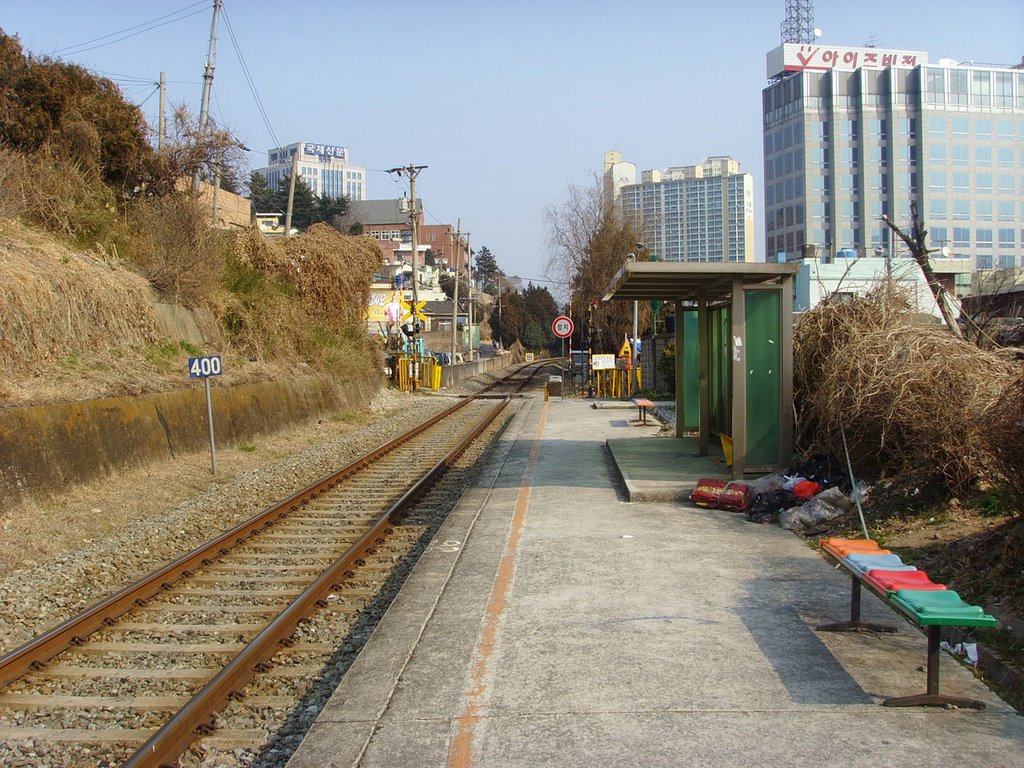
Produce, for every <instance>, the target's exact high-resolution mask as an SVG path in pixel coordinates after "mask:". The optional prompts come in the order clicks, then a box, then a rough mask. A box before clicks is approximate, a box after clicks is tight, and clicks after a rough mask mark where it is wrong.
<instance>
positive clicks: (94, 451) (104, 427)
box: [0, 374, 382, 503]
mask: <svg viewBox="0 0 1024 768" xmlns="http://www.w3.org/2000/svg"><path fill="white" fill-rule="evenodd" d="M381 383H382V382H381V379H380V377H379V376H378V375H376V374H374V375H369V376H366V377H363V378H361V379H356V380H352V381H346V382H344V383H333V382H329V381H326V380H324V379H314V378H306V379H294V380H290V381H277V382H268V383H265V384H249V385H240V386H236V387H217V386H214V387H213V388H212V397H211V401H212V404H213V420H214V432H215V437H216V441H217V444H218V445H233V444H237V443H239V442H242V441H244V440H248V439H251V438H253V437H255V436H257V435H260V434H265V433H268V432H273V431H275V430H278V429H281V428H282V427H286V426H289V425H292V424H295V423H297V422H301V421H304V420H306V419H310V418H313V417H316V416H319V415H321V414H324V413H327V412H330V411H336V410H356V409H358V408H361V407H363V406H365V405H367V404H368V403H369V402H370V400H371V399H372V397H373V395H374V393H375V392H376V391H377V390H378V389H379V387H380V386H381ZM208 446H209V433H208V431H207V426H206V396H205V393H204V389H203V388H202V387H201V386H197V387H195V388H193V389H188V390H180V391H176V392H163V393H158V394H152V395H145V396H143V397H126V398H110V399H104V400H90V401H85V402H77V403H64V404H59V405H48V406H35V407H31V408H11V409H0V500H2V502H0V503H11V502H17V501H23V500H25V499H27V498H30V497H32V498H45V497H48V496H52V495H53V494H55V493H56V492H58V491H60V490H62V489H65V488H67V487H68V486H70V485H73V484H75V483H81V482H84V481H88V480H93V479H96V478H101V477H104V476H106V475H109V474H112V473H113V472H115V471H116V470H118V469H119V468H121V467H126V466H140V465H144V464H146V463H148V462H152V461H161V460H166V459H168V458H172V457H174V456H176V455H179V454H181V453H186V452H189V451H199V450H208Z"/></svg>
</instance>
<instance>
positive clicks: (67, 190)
mask: <svg viewBox="0 0 1024 768" xmlns="http://www.w3.org/2000/svg"><path fill="white" fill-rule="evenodd" d="M0 214H2V215H4V216H7V217H9V218H18V219H21V220H22V221H23V222H25V223H26V224H34V225H36V226H39V227H42V228H43V229H46V230H48V231H50V232H52V233H54V234H56V235H61V236H63V237H67V238H70V239H72V240H75V241H77V242H78V243H79V244H81V245H94V244H95V243H97V242H100V243H106V244H109V242H110V241H111V240H112V239H114V238H115V237H116V235H117V234H118V232H119V231H120V227H119V222H118V218H117V209H116V206H115V200H114V195H113V193H112V192H111V191H110V189H109V188H108V187H107V186H106V185H105V184H104V183H103V181H102V180H101V179H100V177H99V175H98V174H97V173H96V172H95V171H94V170H90V169H89V168H88V167H86V166H85V165H84V164H83V162H82V161H80V160H76V159H74V158H72V157H69V156H68V155H67V154H65V153H64V152H59V151H55V150H54V149H53V148H52V147H50V146H44V147H43V148H42V149H40V150H39V151H37V152H33V153H31V154H20V153H18V152H14V151H13V150H11V149H8V148H5V147H0Z"/></svg>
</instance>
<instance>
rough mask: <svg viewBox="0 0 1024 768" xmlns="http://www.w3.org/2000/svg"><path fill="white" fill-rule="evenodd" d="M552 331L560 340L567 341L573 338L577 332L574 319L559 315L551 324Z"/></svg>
mask: <svg viewBox="0 0 1024 768" xmlns="http://www.w3.org/2000/svg"><path fill="white" fill-rule="evenodd" d="M551 330H552V332H553V333H554V334H555V336H557V337H558V338H560V339H567V338H569V337H570V336H572V332H573V330H575V328H574V326H573V324H572V318H570V317H566V316H565V315H559V316H558V317H556V318H555V320H554V322H553V323H551Z"/></svg>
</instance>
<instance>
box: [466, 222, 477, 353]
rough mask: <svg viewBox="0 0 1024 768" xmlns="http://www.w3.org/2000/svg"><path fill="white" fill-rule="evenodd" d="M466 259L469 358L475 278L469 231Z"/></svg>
mask: <svg viewBox="0 0 1024 768" xmlns="http://www.w3.org/2000/svg"><path fill="white" fill-rule="evenodd" d="M466 260H467V262H468V263H469V359H470V360H472V359H473V289H474V288H476V278H474V277H473V248H472V246H471V245H470V239H469V232H467V233H466Z"/></svg>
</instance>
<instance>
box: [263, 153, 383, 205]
mask: <svg viewBox="0 0 1024 768" xmlns="http://www.w3.org/2000/svg"><path fill="white" fill-rule="evenodd" d="M296 154H297V155H298V158H299V159H298V169H299V177H300V178H302V180H303V181H305V182H306V184H308V185H309V188H310V189H311V190H312V191H313V194H315V195H318V196H320V197H348V198H349V199H350V200H366V199H367V196H366V168H364V167H363V166H361V165H352V164H351V163H350V162H349V152H348V147H339V146H335V145H333V144H316V143H314V142H311V141H299V142H296V143H295V144H289V145H288V146H285V147H275V148H274V149H271V150H269V151H268V152H267V167H266V168H258V169H257V172H258V173H261V174H263V175H264V176H265V177H266V179H267V184H268V185H269V186H270V188H271V189H273V190H276V189H278V187H279V186H280V185H281V180H282V179H286V178H288V177H289V175H290V174H291V172H292V163H293V162H294V160H293V158H294V157H295V155H296Z"/></svg>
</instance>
